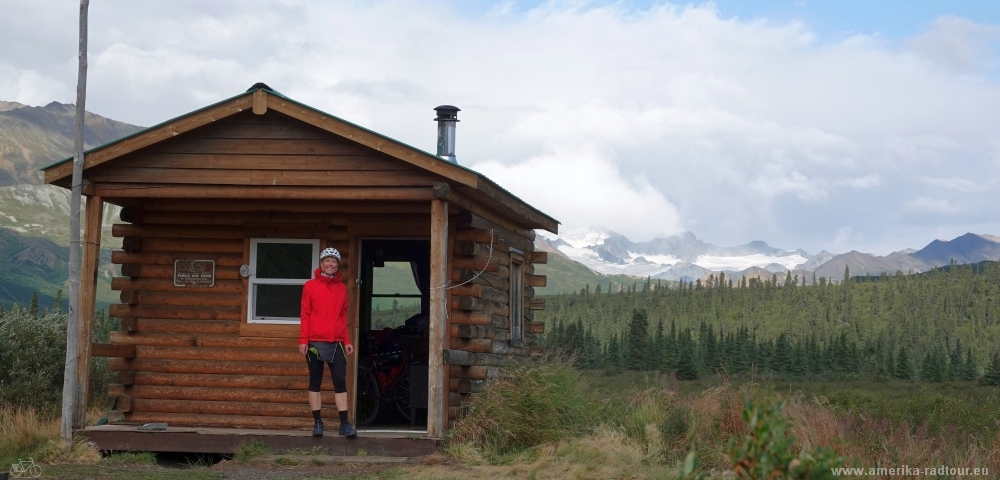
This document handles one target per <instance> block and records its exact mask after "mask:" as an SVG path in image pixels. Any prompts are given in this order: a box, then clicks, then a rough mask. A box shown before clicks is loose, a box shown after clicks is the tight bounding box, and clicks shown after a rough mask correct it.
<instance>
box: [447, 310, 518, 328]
mask: <svg viewBox="0 0 1000 480" xmlns="http://www.w3.org/2000/svg"><path fill="white" fill-rule="evenodd" d="M451 323H452V324H459V325H484V326H488V327H506V326H508V324H509V323H510V321H509V320H507V317H504V316H500V315H495V314H492V313H484V312H465V311H452V313H451Z"/></svg>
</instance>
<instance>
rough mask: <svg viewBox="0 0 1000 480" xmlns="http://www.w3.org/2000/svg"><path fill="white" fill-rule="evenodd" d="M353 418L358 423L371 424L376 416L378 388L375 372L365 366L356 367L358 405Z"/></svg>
mask: <svg viewBox="0 0 1000 480" xmlns="http://www.w3.org/2000/svg"><path fill="white" fill-rule="evenodd" d="M357 407H358V408H357V411H356V413H357V415H356V416H355V419H356V420H357V423H358V425H371V424H372V422H374V421H375V418H376V417H378V407H379V390H378V379H376V378H375V372H372V370H371V368H369V367H366V366H361V367H358V406H357Z"/></svg>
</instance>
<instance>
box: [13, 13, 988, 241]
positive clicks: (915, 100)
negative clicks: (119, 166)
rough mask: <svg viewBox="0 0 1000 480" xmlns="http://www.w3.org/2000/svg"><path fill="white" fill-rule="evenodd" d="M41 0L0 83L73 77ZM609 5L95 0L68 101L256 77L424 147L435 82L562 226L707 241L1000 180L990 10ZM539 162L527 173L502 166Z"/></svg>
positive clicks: (790, 228) (508, 177)
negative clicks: (838, 30) (878, 17)
mask: <svg viewBox="0 0 1000 480" xmlns="http://www.w3.org/2000/svg"><path fill="white" fill-rule="evenodd" d="M42 3H44V4H45V6H44V7H41V6H37V5H40V4H38V2H28V1H12V4H11V6H10V8H8V9H7V10H5V13H8V15H4V16H3V17H0V99H4V100H14V101H20V102H22V103H30V104H44V103H47V101H48V100H60V101H64V102H65V101H70V102H71V101H72V99H73V98H74V88H75V85H76V80H75V67H74V60H75V59H74V57H73V55H74V53H75V46H76V45H75V40H74V39H73V36H74V35H72V32H75V18H74V15H75V12H76V9H75V8H74V7H73V6H72V5H67V6H53V5H55V4H54V3H53V4H50V3H49V2H42ZM629 5H630V2H560V1H555V2H545V3H543V4H541V6H538V7H537V8H534V9H532V10H530V11H528V12H523V11H520V10H518V4H516V3H514V2H508V1H501V2H496V3H495V4H493V6H492V7H490V8H484V11H483V13H481V14H480V13H475V12H472V13H470V12H469V11H467V10H463V7H464V6H465V5H464V4H458V3H444V2H440V1H432V2H417V1H415V0H388V1H376V2H348V3H344V2H318V1H317V2H310V1H284V2H271V1H263V0H246V1H241V2H235V1H230V2H225V1H219V2H199V1H194V0H177V1H175V2H169V3H155V2H153V3H149V2H131V1H126V0H109V1H106V2H98V3H95V4H93V5H92V6H91V18H90V27H91V39H90V48H91V57H90V58H91V69H90V79H89V92H88V107H89V108H90V109H91V110H92V111H95V112H97V113H100V114H102V115H106V116H109V117H111V118H115V119H118V120H123V121H128V122H132V123H136V124H141V125H152V124H155V123H158V122H161V121H163V120H166V119H168V118H171V117H173V116H176V115H180V114H183V113H186V112H189V111H192V110H195V109H198V108H200V107H203V106H205V105H207V104H209V103H212V102H214V101H217V100H221V99H223V98H227V97H230V96H232V95H235V94H237V93H239V92H242V91H243V90H245V89H246V88H247V87H249V86H250V85H252V84H253V83H254V82H257V81H264V82H266V83H268V84H269V85H270V86H272V87H274V88H276V89H278V90H279V91H281V92H282V93H284V94H286V95H289V96H290V97H292V98H295V99H296V100H299V101H302V102H304V103H306V104H309V105H313V106H315V107H317V108H320V109H322V110H325V111H327V112H330V113H332V114H334V115H338V116H341V117H343V118H345V119H347V120H350V121H353V122H355V123H358V124H361V125H363V126H365V127H368V128H372V129H374V130H377V131H379V132H380V133H384V134H386V135H389V136H391V137H393V138H397V139H399V140H401V141H404V142H406V143H409V144H411V145H414V146H416V147H418V148H423V149H425V150H432V149H433V148H434V134H435V126H434V124H433V122H432V121H431V118H433V111H432V110H431V109H432V108H433V107H434V106H436V105H440V104H445V103H450V104H453V105H456V106H458V107H459V108H461V109H462V112H461V113H460V114H459V117H460V119H461V121H462V122H461V123H460V124H459V127H458V141H457V148H458V157H459V161H460V162H462V163H463V164H464V165H472V166H474V167H475V168H479V169H483V170H484V173H487V175H489V176H491V177H496V178H494V179H495V180H497V181H498V182H500V183H501V185H503V186H504V187H506V188H508V189H510V190H511V191H513V192H514V193H515V194H519V195H522V196H523V197H524V198H525V199H527V200H528V201H530V202H531V203H532V204H533V205H535V206H537V207H538V208H539V209H541V210H543V211H545V212H547V213H550V214H552V215H553V216H555V217H556V218H558V219H560V220H562V221H563V222H564V228H572V227H574V226H577V225H575V224H576V223H577V222H586V223H583V224H581V225H579V226H583V227H586V226H590V225H594V224H603V226H605V227H607V228H611V229H614V230H618V231H621V232H622V233H626V234H628V232H633V233H632V235H635V236H646V235H653V234H662V233H665V232H671V231H676V230H677V229H679V228H680V226H681V225H683V226H684V227H687V228H690V229H692V230H693V231H694V232H695V233H696V234H698V236H699V237H703V238H708V239H711V240H712V241H713V243H717V244H730V245H733V244H741V243H745V242H746V241H748V240H749V239H754V238H761V239H766V240H767V241H768V242H769V243H772V244H780V245H787V246H792V247H793V248H794V247H802V248H805V249H806V250H808V251H819V250H821V249H829V244H828V243H829V241H830V235H829V232H830V228H831V226H832V225H848V224H849V225H851V226H852V227H853V228H854V229H856V230H857V231H864V232H866V233H867V234H868V237H867V238H865V240H866V241H870V242H874V243H877V244H879V245H880V246H882V245H890V247H887V248H891V249H898V247H891V245H892V244H897V243H900V244H905V245H918V244H922V243H923V242H924V239H925V238H932V235H931V232H932V231H931V227H930V226H928V225H925V224H923V223H919V222H915V221H914V220H913V216H899V215H896V214H895V213H896V212H895V210H897V209H898V205H899V201H898V200H896V199H899V198H907V195H912V192H911V193H908V192H909V189H911V188H912V184H907V183H905V182H904V181H903V180H901V178H903V174H904V173H905V178H906V179H913V178H917V179H921V178H926V179H962V178H971V179H975V181H976V184H978V185H980V186H988V185H997V184H1000V161H998V160H997V158H1000V155H998V153H997V152H998V151H1000V149H998V145H1000V140H998V136H997V134H996V127H995V126H996V125H997V124H1000V84H998V82H997V81H996V79H995V78H993V77H990V76H989V75H987V74H985V73H983V72H986V71H988V70H989V69H990V68H991V65H994V64H996V55H995V52H994V50H995V47H996V41H997V37H996V26H992V25H984V24H981V23H976V22H973V21H970V20H966V19H958V18H952V17H943V18H941V19H939V20H937V21H935V22H934V23H933V24H932V25H930V27H929V28H928V30H927V31H926V32H925V33H923V34H922V35H919V36H917V37H916V38H913V39H911V40H908V41H905V42H903V44H902V45H900V44H892V43H889V42H887V41H885V40H882V39H881V38H880V37H878V36H872V35H865V34H859V35H855V36H853V37H850V38H847V39H843V40H837V41H832V42H825V41H821V40H820V39H819V38H817V36H816V35H815V34H814V33H813V32H812V31H811V30H810V27H809V25H807V24H805V23H803V22H799V21H791V22H775V21H767V20H759V21H758V20H754V21H746V20H740V19H734V18H722V17H720V14H719V13H718V11H717V10H716V9H715V8H714V7H713V6H712V5H711V4H708V5H703V6H698V5H691V6H674V5H670V4H656V5H653V6H652V7H649V8H646V9H637V8H632V7H630V6H629ZM65 32H70V33H65ZM11 92H12V93H11ZM538 168H542V169H543V170H544V171H545V172H546V175H547V176H548V178H545V179H544V180H545V182H542V181H540V180H537V179H535V178H533V176H532V175H517V174H515V173H518V174H520V173H527V172H530V171H534V170H537V169H538ZM587 169H590V170H591V171H584V170H587ZM595 172H599V173H600V175H603V177H602V176H599V175H598V174H597V173H595ZM599 181H600V182H604V183H599ZM923 184H925V185H931V186H938V187H942V188H951V189H959V188H963V187H962V186H963V185H964V184H962V183H961V182H957V183H955V182H953V186H952V187H948V186H945V185H944V183H928V182H923ZM965 187H968V185H965ZM984 188H988V187H984ZM959 191H961V190H959ZM667 199H669V201H668V200H667ZM917 200H919V199H917ZM917 200H914V201H912V202H916V203H913V205H912V206H911V207H910V208H918V207H919V208H918V210H919V209H920V208H923V210H920V211H926V207H927V205H924V204H925V203H927V200H928V199H925V200H923V201H917ZM912 202H911V203H912ZM921 202H923V203H921ZM933 202H938V203H933ZM940 202H944V204H941V203H940ZM980 203H982V204H983V205H977V206H974V207H973V206H970V207H969V208H972V209H973V210H970V211H969V212H963V214H966V215H968V216H969V217H968V218H969V221H970V222H972V223H970V224H969V229H971V228H972V227H971V226H972V225H975V226H976V227H977V228H978V231H989V230H990V229H993V230H995V231H996V232H997V233H1000V220H997V216H996V215H995V212H994V211H993V210H990V208H992V207H989V206H987V205H984V204H985V203H987V202H980ZM932 204H935V205H937V207H938V211H941V208H942V207H943V208H944V209H945V210H947V208H948V207H950V208H954V207H951V204H950V203H948V201H947V200H933V201H932ZM581 206H586V207H585V208H584V207H581ZM632 209H635V212H632V211H630V210H632ZM610 212H617V213H614V214H613V213H610ZM623 212H624V213H623ZM645 212H650V214H648V215H646V214H644V213H645ZM605 219H607V220H605ZM605 221H607V222H613V223H607V224H604V223H602V222H605ZM615 225H617V226H619V227H615ZM950 228H953V229H960V228H961V227H960V226H952V227H950ZM899 232H905V233H899ZM851 235H856V234H851ZM851 238H854V239H855V240H851V241H852V242H857V241H859V240H857V238H856V237H851Z"/></svg>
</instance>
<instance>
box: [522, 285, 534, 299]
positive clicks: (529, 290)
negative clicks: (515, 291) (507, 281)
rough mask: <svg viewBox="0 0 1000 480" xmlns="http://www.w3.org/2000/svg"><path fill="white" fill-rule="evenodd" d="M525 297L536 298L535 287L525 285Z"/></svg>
mask: <svg viewBox="0 0 1000 480" xmlns="http://www.w3.org/2000/svg"><path fill="white" fill-rule="evenodd" d="M524 298H527V299H529V300H530V299H532V298H535V287H532V286H529V285H525V286H524Z"/></svg>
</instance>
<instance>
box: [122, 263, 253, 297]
mask: <svg viewBox="0 0 1000 480" xmlns="http://www.w3.org/2000/svg"><path fill="white" fill-rule="evenodd" d="M128 265H134V264H128ZM111 289H112V290H145V291H147V292H189V293H205V292H210V293H240V294H242V293H243V281H242V280H218V279H216V280H215V285H213V286H211V287H177V286H174V282H173V279H172V278H136V279H132V278H122V277H115V278H112V279H111Z"/></svg>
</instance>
